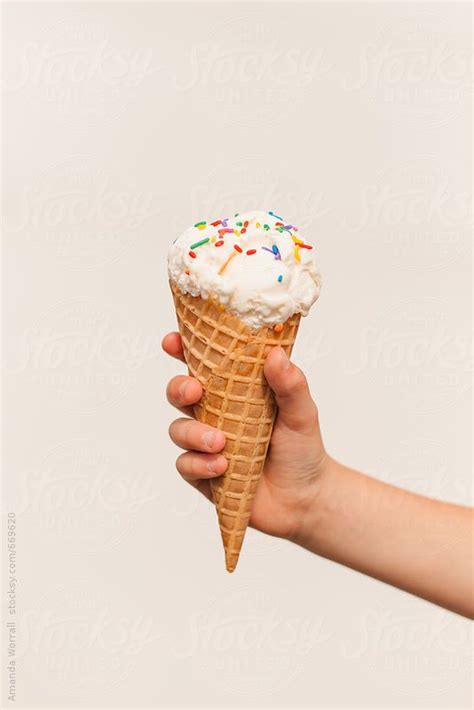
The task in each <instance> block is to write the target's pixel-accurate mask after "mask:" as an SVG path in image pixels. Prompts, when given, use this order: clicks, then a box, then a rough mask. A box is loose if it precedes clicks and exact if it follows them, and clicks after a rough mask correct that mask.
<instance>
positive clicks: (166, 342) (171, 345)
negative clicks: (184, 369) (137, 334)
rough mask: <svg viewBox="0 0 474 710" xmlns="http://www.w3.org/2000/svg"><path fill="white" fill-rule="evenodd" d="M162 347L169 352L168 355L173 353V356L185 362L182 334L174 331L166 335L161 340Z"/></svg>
mask: <svg viewBox="0 0 474 710" xmlns="http://www.w3.org/2000/svg"><path fill="white" fill-rule="evenodd" d="M161 347H162V348H163V350H164V351H165V353H168V355H171V357H174V358H176V359H177V360H181V361H182V362H185V359H184V353H183V343H182V342H181V336H180V334H179V333H176V332H174V333H168V334H167V335H165V337H164V338H163V340H162V341H161Z"/></svg>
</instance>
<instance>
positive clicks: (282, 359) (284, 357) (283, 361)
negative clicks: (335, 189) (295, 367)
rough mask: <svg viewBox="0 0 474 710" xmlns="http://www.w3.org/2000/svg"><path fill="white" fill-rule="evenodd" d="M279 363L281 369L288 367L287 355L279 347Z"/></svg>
mask: <svg viewBox="0 0 474 710" xmlns="http://www.w3.org/2000/svg"><path fill="white" fill-rule="evenodd" d="M280 365H281V368H282V369H283V370H287V369H288V368H289V367H290V361H289V359H288V355H287V354H286V352H285V351H284V350H283V348H280Z"/></svg>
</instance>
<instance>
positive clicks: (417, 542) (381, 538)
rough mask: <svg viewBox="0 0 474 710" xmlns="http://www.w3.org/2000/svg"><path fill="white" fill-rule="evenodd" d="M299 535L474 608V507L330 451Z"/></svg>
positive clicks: (463, 609)
mask: <svg viewBox="0 0 474 710" xmlns="http://www.w3.org/2000/svg"><path fill="white" fill-rule="evenodd" d="M295 542H298V543H299V544H300V545H302V546H304V547H306V548H307V549H309V550H311V551H312V552H315V553H317V554H318V555H322V556H323V557H327V558H329V559H331V560H334V561H335V562H339V563H340V564H343V565H345V566H347V567H352V568H353V569H356V570H358V571H360V572H363V573H364V574H367V575H370V576H371V577H376V578H377V579H380V580H382V581H383V582H387V583H388V584H391V585H393V586H395V587H399V588H400V589H404V590H406V591H408V592H411V593H412V594H415V595H417V596H419V597H423V598H424V599H427V600H429V601H431V602H434V603H435V604H438V605H440V606H443V607H446V608H447V609H450V610H452V611H455V612H457V613H459V614H462V615H464V616H469V617H471V618H472V617H473V616H474V600H473V560H472V542H473V514H472V510H471V509H469V508H466V507H463V506H459V505H452V504H449V503H444V502H441V501H437V500H432V499H430V498H425V497H423V496H419V495H416V494H414V493H410V492H408V491H405V490H402V489H400V488H396V487H394V486H391V485H388V484H386V483H383V482H381V481H378V480H376V479H374V478H370V477H368V476H365V475H363V474H361V473H358V472H357V471H353V470H351V469H349V468H347V467H345V466H342V465H341V464H339V463H337V462H335V461H334V460H332V459H329V460H328V461H327V462H326V465H325V468H324V470H323V471H322V472H321V475H320V477H319V480H317V481H316V485H315V492H314V500H313V504H312V505H311V506H307V508H306V512H305V515H304V522H303V524H302V526H301V529H300V531H299V533H298V536H297V538H296V540H295Z"/></svg>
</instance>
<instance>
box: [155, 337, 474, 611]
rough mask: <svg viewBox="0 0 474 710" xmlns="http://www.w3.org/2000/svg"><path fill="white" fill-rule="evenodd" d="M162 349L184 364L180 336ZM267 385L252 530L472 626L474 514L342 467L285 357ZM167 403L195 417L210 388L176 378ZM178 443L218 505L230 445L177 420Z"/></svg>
mask: <svg viewBox="0 0 474 710" xmlns="http://www.w3.org/2000/svg"><path fill="white" fill-rule="evenodd" d="M163 347H164V349H165V350H166V352H168V353H169V354H170V355H172V356H174V357H176V358H178V359H180V360H183V359H184V358H183V352H182V348H181V339H180V337H179V335H178V333H172V334H170V335H168V336H167V337H166V338H165V340H164V342H163ZM265 376H266V378H267V380H268V383H269V384H270V386H271V388H272V389H273V391H274V394H275V397H276V401H277V404H278V416H277V420H276V423H275V428H274V430H273V435H272V441H271V446H270V450H269V454H268V456H267V460H266V463H265V470H264V474H263V476H262V478H261V480H260V482H259V485H258V489H257V492H256V495H255V498H254V501H253V507H252V516H251V519H250V524H251V525H252V526H253V527H255V528H257V529H258V530H261V531H262V532H265V533H267V534H269V535H276V536H278V537H283V538H286V539H288V540H291V541H292V542H295V543H296V544H299V545H301V546H303V547H306V548H307V549H308V550H311V551H312V552H315V553H316V554H318V555H321V556H323V557H327V558H328V559H331V560H334V561H335V562H338V563H340V564H343V565H346V566H347V567H352V568H353V569H355V570H358V571H359V572H362V573H364V574H367V575H370V576H371V577H375V578H377V579H380V580H382V581H384V582H386V583H387V584H391V585H393V586H395V587H399V588H400V589H404V590H406V591H407V592H411V593H412V594H416V595H417V596H419V597H423V598H424V599H428V600H429V601H431V602H434V603H435V604H438V605H440V606H443V607H446V608H447V609H450V610H452V611H455V612H457V613H459V614H463V615H465V616H469V617H471V618H472V617H474V600H473V578H472V577H473V560H472V547H473V545H472V543H473V516H472V511H471V510H470V509H469V508H465V507H463V506H458V505H451V504H449V503H443V502H440V501H436V500H432V499H430V498H425V497H423V496H419V495H416V494H414V493H410V492H408V491H405V490H401V489H400V488H396V487H394V486H391V485H388V484H386V483H383V482H381V481H378V480H376V479H374V478H370V477H369V476H365V475H364V474H362V473H358V472H357V471H353V470H352V469H350V468H347V467H345V466H342V465H341V464H339V463H337V462H336V461H334V459H332V458H331V457H330V456H328V454H327V453H326V450H325V448H324V444H323V441H322V437H321V431H320V428H319V419H318V411H317V408H316V405H315V403H314V401H313V399H312V397H311V394H310V391H309V388H308V383H307V382H306V379H305V377H304V374H303V373H302V372H301V370H300V369H299V368H298V367H296V366H295V365H294V364H292V363H290V362H289V361H288V358H287V357H286V355H285V353H284V351H283V350H281V348H274V349H273V350H272V351H271V352H270V354H269V356H268V358H267V361H266V363H265ZM183 388H184V389H183ZM167 394H168V399H169V401H170V402H171V403H172V404H174V405H175V406H176V407H177V408H178V409H180V410H181V411H182V412H183V413H184V414H185V415H188V416H192V409H191V407H190V405H192V404H194V403H195V402H197V401H198V400H199V399H200V398H201V396H202V388H201V386H200V384H199V383H198V382H197V381H196V380H192V379H191V378H189V377H184V376H178V377H175V378H173V380H171V382H170V383H169V385H168V392H167ZM209 435H211V439H209ZM170 436H171V438H172V440H173V441H174V442H175V443H176V444H177V445H178V446H180V447H181V448H183V449H185V453H183V454H181V456H179V457H178V459H177V462H176V465H177V468H178V471H179V472H180V473H181V475H182V476H183V478H185V479H186V480H187V481H189V483H191V484H192V485H194V486H196V488H198V489H199V490H200V491H201V492H202V493H204V495H206V496H207V497H210V488H209V479H210V478H213V477H215V476H220V475H222V474H223V473H224V471H225V470H226V467H227V462H226V459H225V458H224V457H223V456H222V455H221V454H220V452H221V451H222V449H223V447H224V444H225V439H224V436H223V434H222V432H218V431H217V430H215V429H211V427H208V426H206V425H204V424H200V423H199V422H196V421H192V420H191V419H178V420H176V421H175V422H173V423H172V424H171V427H170ZM401 473H403V472H401Z"/></svg>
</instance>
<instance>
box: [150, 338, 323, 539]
mask: <svg viewBox="0 0 474 710" xmlns="http://www.w3.org/2000/svg"><path fill="white" fill-rule="evenodd" d="M163 349H164V350H165V351H166V352H167V353H168V354H169V355H172V356H173V357H175V358H178V359H180V360H183V362H184V357H183V350H182V346H181V337H180V335H179V333H169V334H168V335H167V336H166V337H165V338H164V340H163ZM265 377H266V378H267V381H268V383H269V385H270V387H271V388H272V390H273V391H274V393H275V397H276V401H277V404H278V415H277V419H276V422H275V427H274V430H273V434H272V439H271V443H270V448H269V452H268V456H267V460H266V463H265V468H264V472H263V476H262V478H261V480H260V483H259V485H258V488H257V493H256V495H255V498H254V501H253V505H252V516H251V518H250V525H251V526H252V527H254V528H257V529H258V530H261V531H262V532H265V533H268V534H270V535H277V536H279V537H285V538H288V539H292V540H296V539H297V538H299V537H300V534H301V528H302V523H303V521H304V519H305V517H306V515H307V512H308V511H309V510H310V509H311V506H312V504H314V498H315V496H316V495H317V490H318V479H319V478H320V474H321V473H322V471H323V469H324V467H325V464H326V461H327V456H326V452H325V450H324V446H323V443H322V440H321V433H320V430H319V422H318V411H317V409H316V405H315V403H314V402H313V400H312V398H311V394H310V392H309V389H308V383H307V382H306V378H305V376H304V375H303V373H302V372H301V370H300V369H299V368H298V367H296V366H295V365H293V364H292V363H290V362H289V360H288V358H287V357H286V354H285V352H284V350H282V348H274V349H273V350H272V351H271V352H270V354H269V355H268V358H267V361H266V363H265ZM201 396H202V387H201V385H200V384H199V382H198V381H197V380H195V379H193V378H191V377H186V376H183V375H178V376H177V377H173V379H172V380H171V381H170V382H169V384H168V387H167V397H168V401H169V402H170V403H171V404H173V405H174V406H175V407H177V408H178V409H179V410H181V411H182V412H183V413H184V414H186V415H187V417H192V416H193V412H192V405H193V404H195V403H196V402H198V401H199V399H200V398H201ZM169 433H170V437H171V439H172V440H173V441H174V443H175V444H177V446H180V447H181V448H182V449H186V452H185V453H184V454H181V455H180V456H179V457H178V459H177V461H176V467H177V469H178V471H179V473H180V474H181V475H182V476H183V478H184V479H185V480H186V481H188V482H189V483H191V484H192V485H193V486H195V487H196V488H198V489H199V490H200V491H201V492H202V493H204V494H205V495H206V496H207V497H208V498H209V497H210V486H209V479H210V478H215V477H217V476H220V475H222V474H223V473H224V471H225V470H226V468H227V461H226V459H225V458H224V457H223V456H222V455H221V454H220V453H219V452H220V451H222V449H223V448H224V446H225V438H224V435H223V434H222V432H220V431H218V430H217V429H213V428H212V427H209V426H208V425H207V424H201V423H199V422H196V421H193V420H192V419H188V418H186V419H185V418H180V419H177V420H176V421H174V422H173V423H172V424H171V426H170V430H169Z"/></svg>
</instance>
